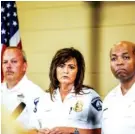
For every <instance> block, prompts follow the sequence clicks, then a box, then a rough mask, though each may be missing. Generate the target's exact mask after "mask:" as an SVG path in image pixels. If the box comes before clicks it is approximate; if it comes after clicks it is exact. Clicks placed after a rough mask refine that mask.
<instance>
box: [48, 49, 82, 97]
mask: <svg viewBox="0 0 135 134" xmlns="http://www.w3.org/2000/svg"><path fill="white" fill-rule="evenodd" d="M71 58H75V59H76V61H77V66H78V72H77V75H76V79H75V83H74V86H75V93H76V94H79V93H80V92H81V91H82V86H83V80H84V74H85V61H84V57H83V55H82V54H81V52H80V51H79V50H77V49H75V48H73V47H71V48H63V49H60V50H58V51H57V52H56V54H55V55H54V57H53V59H52V62H51V66H50V72H49V77H50V86H49V91H50V93H51V95H52V93H53V91H54V90H55V89H57V88H58V86H59V81H58V80H57V75H56V68H57V67H58V66H59V65H60V64H64V63H65V62H67V61H68V60H70V59H71Z"/></svg>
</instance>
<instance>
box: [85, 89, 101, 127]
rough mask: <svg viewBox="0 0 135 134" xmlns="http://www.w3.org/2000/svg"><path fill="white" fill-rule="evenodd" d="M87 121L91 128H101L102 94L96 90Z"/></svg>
mask: <svg viewBox="0 0 135 134" xmlns="http://www.w3.org/2000/svg"><path fill="white" fill-rule="evenodd" d="M87 121H88V124H89V125H90V128H91V129H96V128H101V121H102V101H101V98H100V96H99V95H98V94H97V93H96V92H95V91H94V93H93V97H92V99H91V104H90V108H89V113H88V119H87Z"/></svg>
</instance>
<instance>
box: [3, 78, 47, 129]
mask: <svg viewBox="0 0 135 134" xmlns="http://www.w3.org/2000/svg"><path fill="white" fill-rule="evenodd" d="M1 89H2V90H1V92H2V94H1V95H2V100H1V103H2V105H3V106H4V107H5V108H6V109H7V111H9V113H12V112H13V111H14V110H15V108H16V107H17V106H18V105H19V104H20V103H21V102H24V103H25V104H26V107H25V108H24V110H23V111H22V113H21V114H20V115H19V116H18V117H17V119H16V120H17V121H19V122H20V123H21V124H22V126H23V127H24V128H29V117H30V114H32V113H36V109H37V104H38V102H39V99H40V97H41V96H42V95H44V91H43V90H42V89H41V88H40V87H39V86H37V85H36V84H34V83H33V82H32V81H30V80H28V79H27V77H26V76H24V77H23V78H22V80H21V81H20V82H19V83H18V84H17V85H16V86H15V87H14V88H12V89H8V88H7V86H6V83H2V85H1Z"/></svg>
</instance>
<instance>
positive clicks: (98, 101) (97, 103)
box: [91, 97, 102, 111]
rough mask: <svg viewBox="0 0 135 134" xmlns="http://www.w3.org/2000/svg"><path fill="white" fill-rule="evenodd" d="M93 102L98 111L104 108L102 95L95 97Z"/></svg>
mask: <svg viewBox="0 0 135 134" xmlns="http://www.w3.org/2000/svg"><path fill="white" fill-rule="evenodd" d="M91 104H92V106H93V107H94V108H95V109H96V110H97V111H101V110H102V101H101V99H100V97H95V98H93V99H92V101H91Z"/></svg>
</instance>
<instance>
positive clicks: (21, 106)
mask: <svg viewBox="0 0 135 134" xmlns="http://www.w3.org/2000/svg"><path fill="white" fill-rule="evenodd" d="M25 107H26V104H25V103H24V102H21V103H20V104H19V105H18V106H17V107H16V108H15V110H14V111H13V112H12V114H11V116H12V117H13V118H14V119H16V118H17V117H18V116H19V115H20V114H21V113H22V111H23V110H24V108H25Z"/></svg>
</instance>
